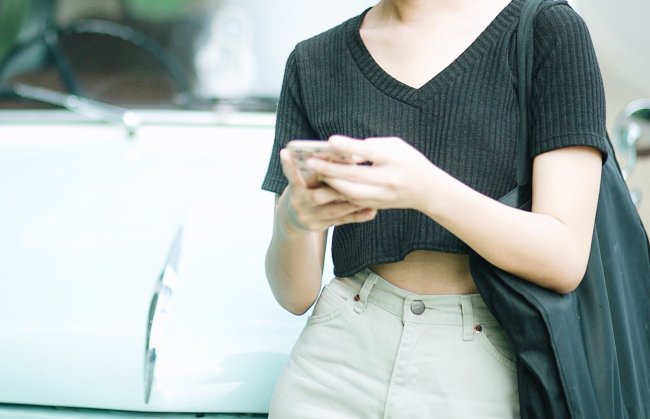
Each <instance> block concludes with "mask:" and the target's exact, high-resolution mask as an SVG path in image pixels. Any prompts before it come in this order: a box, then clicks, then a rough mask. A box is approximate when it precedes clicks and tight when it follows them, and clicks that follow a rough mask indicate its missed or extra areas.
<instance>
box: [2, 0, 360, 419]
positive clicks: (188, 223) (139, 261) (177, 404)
mask: <svg viewBox="0 0 650 419" xmlns="http://www.w3.org/2000/svg"><path fill="white" fill-rule="evenodd" d="M230 3H232V4H236V5H239V6H241V5H242V4H245V5H247V7H248V8H249V9H246V8H245V7H244V8H241V7H240V8H239V9H237V10H238V11H233V10H234V9H233V7H230V8H229V9H227V10H228V11H227V13H226V16H227V17H228V19H231V18H232V19H235V20H236V19H240V22H241V21H243V20H241V19H247V18H242V16H243V15H242V14H241V13H243V12H246V10H248V11H249V12H251V13H250V14H251V15H253V20H251V21H249V23H250V22H253V23H255V22H256V21H255V16H257V15H259V14H263V15H264V16H263V17H264V18H265V19H267V18H268V19H269V20H268V21H264V22H261V21H260V22H259V25H258V32H259V30H262V29H264V28H265V27H268V28H271V27H273V28H274V30H275V31H278V30H279V29H282V30H284V31H285V32H280V33H278V36H280V35H281V36H280V38H279V39H275V38H272V37H268V38H267V39H266V41H265V42H267V41H268V42H270V43H271V44H272V45H276V46H277V47H274V48H275V50H276V51H277V53H276V54H275V55H272V56H271V55H270V54H269V51H268V50H266V49H264V50H263V51H261V50H260V51H259V52H260V56H268V57H272V58H273V62H272V63H271V65H269V64H265V63H257V64H256V65H257V66H258V67H259V68H263V69H265V71H264V72H261V71H252V72H250V73H246V74H248V75H249V76H250V74H260V77H261V76H262V75H263V76H264V77H266V78H268V80H266V81H264V80H261V81H260V80H258V79H250V80H248V81H247V80H244V81H243V82H242V83H241V85H237V84H235V85H234V86H235V87H232V86H233V85H229V84H228V83H226V84H224V83H221V84H220V83H219V80H218V79H212V80H209V79H206V80H201V83H200V86H199V87H201V88H203V89H204V91H203V92H204V93H205V92H207V93H208V94H210V93H214V94H216V93H218V92H219V91H220V89H221V90H223V89H226V88H225V87H224V86H226V87H228V86H230V87H231V89H230V90H228V91H226V92H225V93H227V94H230V95H233V94H235V93H236V91H237V92H241V91H243V92H246V91H247V90H246V89H249V90H250V89H257V90H258V91H259V92H261V94H267V95H268V94H272V95H276V96H277V93H278V91H279V86H280V83H281V77H282V72H283V66H284V63H285V61H286V57H287V55H288V53H289V51H290V49H291V48H292V47H293V45H294V44H295V42H297V41H298V40H300V39H302V38H305V37H307V36H309V35H310V34H312V33H313V34H315V33H317V32H320V31H321V30H323V29H325V28H327V27H329V26H333V25H334V24H336V23H338V22H340V21H342V20H343V19H344V18H345V17H347V16H352V15H354V14H356V13H358V12H360V11H361V10H363V8H364V7H367V5H369V4H371V2H369V1H347V0H338V1H336V2H335V3H336V5H333V4H332V2H331V1H329V0H328V1H324V0H323V1H317V2H313V4H310V5H309V6H301V5H300V4H302V3H301V2H297V1H293V2H292V1H278V2H277V3H276V2H275V1H274V3H273V5H275V6H277V8H273V7H270V5H269V4H268V3H267V2H259V1H247V2H230ZM232 4H231V6H232ZM283 8H284V9H283ZM288 11H290V12H291V13H294V14H295V13H297V14H298V15H300V13H301V11H302V12H306V11H309V14H308V15H307V17H309V19H312V20H311V21H305V22H303V23H302V25H301V26H299V25H298V26H296V27H295V28H286V29H284V28H283V27H282V26H281V25H277V24H276V25H272V24H271V23H270V22H272V20H271V19H273V18H274V19H275V22H276V23H277V22H279V21H281V20H282V19H286V14H287V12H288ZM252 12H255V13H252ZM238 13H239V14H238ZM269 13H271V16H269ZM256 14H257V15H256ZM298 15H294V16H296V18H298ZM232 16H234V18H233V17H232ZM303 16H305V15H304V14H303ZM258 17H259V16H258ZM313 18H317V19H316V20H313ZM260 19H261V17H260ZM309 19H308V20H309ZM215 21H218V19H215ZM217 23H219V22H217ZM221 23H223V22H221ZM230 23H232V22H230ZM213 24H214V22H213ZM226 24H228V22H226ZM260 28H261V29H260ZM290 29H291V33H289V30H290ZM257 36H258V37H259V36H263V34H262V35H260V34H258V35H257ZM274 39H275V40H274ZM258 49H259V48H258ZM202 53H206V54H208V55H209V54H214V51H212V52H210V51H207V52H205V51H203V52H202ZM264 54H266V55H264ZM200 56H201V55H200V54H197V57H200ZM267 61H268V60H267ZM208 64H209V62H208ZM208 64H206V63H205V62H203V61H202V59H199V58H197V62H196V65H197V66H199V67H200V66H201V65H208ZM244 64H245V63H244ZM200 70H201V69H200V68H197V73H198V74H199V75H200V74H201V71H200ZM204 70H205V69H204ZM208 70H209V71H206V72H204V73H205V74H206V75H205V77H208V76H209V75H210V74H213V73H212V72H217V73H218V71H219V69H218V68H216V69H210V68H208ZM211 71H212V72H211ZM224 71H225V70H224ZM222 76H223V77H228V76H229V77H233V73H232V72H230V73H229V72H228V71H225V73H224V74H222ZM236 76H237V74H235V75H234V77H235V79H233V80H235V81H237V80H240V79H239V78H237V77H236ZM271 76H272V77H271ZM246 77H248V76H246ZM264 77H262V79H263V78H264ZM240 81H241V80H240ZM244 82H246V83H244ZM22 89H23V90H22V92H23V93H25V94H26V95H27V96H29V94H30V92H31V93H32V94H36V96H38V95H39V94H40V95H41V96H44V98H45V99H47V98H48V95H49V99H50V101H56V100H59V101H61V103H62V104H64V105H65V106H67V107H68V108H69V109H72V110H76V111H77V113H75V112H72V111H70V110H65V109H59V110H7V109H4V110H0V418H3V419H20V418H29V419H37V418H38V419H52V418H104V417H120V418H140V417H143V418H145V417H146V418H151V417H164V418H186V417H187V418H190V417H220V418H230V417H233V418H234V417H258V416H257V415H259V417H265V416H266V412H267V409H268V403H269V399H270V396H271V392H272V389H273V386H274V383H275V381H276V379H277V376H278V374H279V372H280V371H281V369H282V368H283V366H284V364H285V362H286V360H287V357H288V353H289V351H290V350H291V347H292V345H293V343H294V342H295V339H296V338H297V336H298V334H299V333H300V330H301V328H302V325H303V324H304V318H299V317H295V316H293V315H291V314H289V313H288V312H286V311H284V310H283V309H282V308H281V307H280V306H279V305H278V304H277V303H276V301H275V300H274V298H273V296H272V294H271V292H270V289H269V287H268V284H267V282H266V277H265V273H264V256H265V252H266V247H267V244H268V242H269V239H270V237H271V229H272V221H273V205H274V196H273V194H270V193H268V192H265V191H262V190H261V189H260V187H261V183H262V180H263V178H264V174H265V171H266V167H267V164H268V159H269V156H270V153H271V146H272V142H273V131H274V122H275V116H274V113H273V109H270V110H268V111H266V112H241V111H239V110H238V109H236V108H235V109H233V108H230V109H226V110H223V109H222V108H220V110H218V111H213V110H207V111H177V110H152V109H149V110H135V111H130V112H127V113H125V114H121V115H118V116H119V118H115V116H116V113H117V114H119V112H120V111H119V110H116V109H113V108H106V107H102V105H101V104H95V103H92V102H87V101H85V100H84V99H83V98H81V99H80V98H79V97H76V96H73V97H67V98H65V97H63V96H60V95H59V96H57V95H56V94H54V93H52V92H49V91H44V90H38V89H36V90H34V89H31V90H30V88H29V87H25V86H23V87H22ZM237 89H239V90H237ZM242 89H243V90H242ZM226 90H227V89H226ZM34 92H35V93H34ZM269 92H270V93H269ZM61 99H63V100H61ZM97 108H98V109H99V111H97ZM78 113H82V114H85V115H86V116H80V115H78ZM88 116H90V118H89V117H88ZM106 120H110V121H113V122H111V123H106V122H105V121H106ZM116 121H117V122H116ZM326 272H331V266H328V267H326ZM326 275H329V273H326Z"/></svg>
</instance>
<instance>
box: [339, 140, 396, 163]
mask: <svg viewBox="0 0 650 419" xmlns="http://www.w3.org/2000/svg"><path fill="white" fill-rule="evenodd" d="M382 140H386V139H385V138H368V139H366V140H358V139H355V138H350V137H345V136H342V135H334V136H332V137H330V138H329V140H328V141H329V143H330V146H331V147H332V149H334V150H335V151H337V152H340V153H342V154H349V155H351V156H353V161H355V162H357V163H361V162H366V161H370V162H373V163H379V162H383V161H384V160H385V159H386V157H387V156H386V150H384V147H383V143H384V142H385V141H382Z"/></svg>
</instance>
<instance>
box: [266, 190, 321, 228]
mask: <svg viewBox="0 0 650 419" xmlns="http://www.w3.org/2000/svg"><path fill="white" fill-rule="evenodd" d="M289 194H290V191H289V188H287V189H285V190H284V192H283V193H282V195H280V198H279V200H278V205H277V208H276V223H275V225H276V228H278V229H279V232H280V233H281V234H282V235H283V236H285V237H291V236H296V235H300V234H305V233H311V232H312V231H311V230H310V229H309V227H307V226H305V225H304V224H302V223H301V222H300V219H299V217H298V214H296V212H295V210H294V209H293V206H292V205H291V202H290V201H291V200H290V199H289Z"/></svg>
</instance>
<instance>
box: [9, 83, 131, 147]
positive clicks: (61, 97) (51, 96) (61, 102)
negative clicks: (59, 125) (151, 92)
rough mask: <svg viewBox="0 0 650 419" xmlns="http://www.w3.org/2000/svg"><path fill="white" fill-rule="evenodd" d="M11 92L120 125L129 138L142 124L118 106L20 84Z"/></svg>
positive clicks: (96, 119)
mask: <svg viewBox="0 0 650 419" xmlns="http://www.w3.org/2000/svg"><path fill="white" fill-rule="evenodd" d="M13 90H14V92H15V94H16V95H17V96H19V97H21V98H25V99H31V100H35V101H38V102H43V103H49V104H51V105H56V106H61V107H63V108H66V109H68V110H69V111H71V112H75V113H77V114H80V115H83V116H85V117H86V118H89V119H91V120H93V121H102V122H108V123H112V124H118V125H122V126H123V127H124V128H125V129H126V132H127V135H128V136H129V137H133V136H135V133H136V131H137V129H138V127H139V126H140V125H141V123H142V121H141V120H140V117H139V116H138V115H137V114H136V113H135V112H133V111H131V110H128V109H126V108H122V107H120V106H115V105H109V104H108V103H103V102H99V101H96V100H92V99H88V98H84V97H80V96H76V95H71V94H67V93H60V92H57V91H55V90H51V89H46V88H44V87H36V86H30V85H26V84H22V83H16V84H15V85H14V86H13Z"/></svg>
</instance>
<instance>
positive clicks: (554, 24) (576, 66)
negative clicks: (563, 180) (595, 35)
mask: <svg viewBox="0 0 650 419" xmlns="http://www.w3.org/2000/svg"><path fill="white" fill-rule="evenodd" d="M533 69H534V70H533V71H534V73H533V86H532V97H531V114H532V115H531V117H532V121H531V126H532V132H531V136H532V138H531V150H530V151H531V157H535V156H537V155H539V154H542V153H545V152H547V151H551V150H555V149H558V148H562V147H570V146H590V147H595V148H597V149H598V150H600V151H601V152H602V154H603V162H604V161H605V160H606V158H607V155H608V152H609V147H608V145H607V133H606V121H605V91H604V87H603V81H602V77H601V74H600V68H599V66H598V62H597V60H596V53H595V51H594V47H593V43H592V41H591V37H590V35H589V30H588V29H587V26H586V24H585V22H584V21H583V20H582V18H581V17H580V16H579V15H578V14H577V13H576V12H575V11H574V10H573V9H572V8H571V7H570V6H568V5H557V6H552V7H549V8H547V9H546V10H544V11H543V12H541V13H540V14H539V15H538V20H537V22H536V26H535V63H534V66H533Z"/></svg>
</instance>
